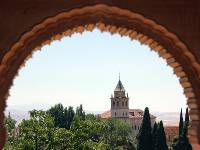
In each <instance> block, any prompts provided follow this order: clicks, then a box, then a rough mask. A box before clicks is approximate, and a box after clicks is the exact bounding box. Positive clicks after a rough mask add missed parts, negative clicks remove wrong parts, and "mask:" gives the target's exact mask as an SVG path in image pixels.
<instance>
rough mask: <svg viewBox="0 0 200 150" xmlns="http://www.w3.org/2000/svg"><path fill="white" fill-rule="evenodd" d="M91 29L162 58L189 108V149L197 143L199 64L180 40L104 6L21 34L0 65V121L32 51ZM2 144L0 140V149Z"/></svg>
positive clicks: (72, 13)
mask: <svg viewBox="0 0 200 150" xmlns="http://www.w3.org/2000/svg"><path fill="white" fill-rule="evenodd" d="M95 27H97V28H99V29H100V30H101V31H108V32H111V33H118V34H120V35H122V36H129V37H130V38H131V39H135V40H139V41H140V42H141V43H142V44H147V45H149V46H150V48H151V49H153V50H154V51H156V52H157V53H158V54H159V55H160V56H161V57H162V58H164V59H165V60H166V61H167V63H168V65H169V66H171V67H172V68H173V69H174V73H175V74H176V75H177V77H178V78H179V80H180V84H181V85H182V87H183V88H184V94H185V96H186V97H187V103H188V105H189V108H190V117H191V122H190V130H189V136H190V140H191V142H192V143H193V145H195V144H197V143H199V142H200V138H199V137H198V136H199V134H200V114H199V112H200V110H199V109H200V108H199V100H200V94H199V92H198V91H199V90H200V64H199V63H198V61H197V60H196V58H195V57H194V55H193V54H192V53H191V52H190V50H189V49H188V48H187V47H186V45H185V44H184V43H183V42H181V40H180V39H179V38H178V37H177V36H176V35H175V34H173V33H171V32H169V31H168V30H167V29H166V28H164V27H163V26H161V25H159V24H157V23H156V22H154V21H152V20H150V19H147V18H145V17H143V16H142V15H140V14H137V13H134V12H131V11H129V10H125V9H120V8H117V7H111V6H107V5H101V4H98V5H94V6H88V7H84V8H77V9H73V10H71V11H69V12H62V13H59V14H57V15H56V16H53V17H48V18H46V19H45V20H44V21H42V22H41V23H39V24H36V25H35V26H34V27H33V28H32V29H31V31H28V32H26V33H24V34H23V35H22V36H21V38H20V39H19V40H18V41H17V42H16V43H15V44H13V46H12V47H11V48H10V50H9V51H8V52H7V53H6V54H5V55H4V57H3V59H2V61H1V62H0V85H1V87H3V88H2V89H1V90H0V98H1V101H2V104H3V105H1V108H0V117H1V118H4V113H3V111H4V109H5V106H6V99H7V97H8V95H9V89H10V87H11V86H12V83H13V80H14V78H15V76H16V75H17V74H18V71H19V69H20V67H22V66H23V64H25V62H26V60H27V59H29V58H30V57H31V55H32V53H33V52H34V51H35V50H38V49H39V48H40V47H41V46H43V45H45V44H50V43H51V42H52V41H53V40H59V39H61V38H62V37H63V36H70V35H72V34H73V33H75V32H79V33H82V32H83V31H84V30H88V31H92V30H93V29H94V28H95ZM0 137H1V138H3V139H4V140H5V128H4V127H3V120H2V119H1V120H0ZM4 143H5V141H2V140H1V143H0V144H1V145H0V147H1V148H2V146H3V144H4Z"/></svg>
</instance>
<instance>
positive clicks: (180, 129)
mask: <svg viewBox="0 0 200 150" xmlns="http://www.w3.org/2000/svg"><path fill="white" fill-rule="evenodd" d="M182 130H183V114H182V109H181V113H180V121H179V136H181V134H182Z"/></svg>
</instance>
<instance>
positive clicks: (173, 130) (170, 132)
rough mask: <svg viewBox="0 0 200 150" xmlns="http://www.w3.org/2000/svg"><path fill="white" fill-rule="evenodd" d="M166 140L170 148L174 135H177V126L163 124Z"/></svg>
mask: <svg viewBox="0 0 200 150" xmlns="http://www.w3.org/2000/svg"><path fill="white" fill-rule="evenodd" d="M165 134H166V141H167V145H168V146H169V149H172V142H173V139H174V138H175V137H178V134H179V127H178V126H165Z"/></svg>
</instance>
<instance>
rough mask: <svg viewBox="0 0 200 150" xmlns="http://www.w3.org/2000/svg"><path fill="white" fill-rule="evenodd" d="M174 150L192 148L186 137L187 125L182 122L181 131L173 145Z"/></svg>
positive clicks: (190, 149)
mask: <svg viewBox="0 0 200 150" xmlns="http://www.w3.org/2000/svg"><path fill="white" fill-rule="evenodd" d="M173 149H174V150H192V146H191V144H190V142H189V139H188V137H187V126H186V124H184V126H183V131H182V134H181V135H180V137H179V138H178V141H177V143H176V144H174V145H173Z"/></svg>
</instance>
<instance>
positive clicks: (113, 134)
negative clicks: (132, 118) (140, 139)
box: [104, 119, 134, 149]
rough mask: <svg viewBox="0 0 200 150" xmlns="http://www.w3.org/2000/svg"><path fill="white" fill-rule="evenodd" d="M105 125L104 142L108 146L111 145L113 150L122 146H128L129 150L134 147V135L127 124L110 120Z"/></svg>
mask: <svg viewBox="0 0 200 150" xmlns="http://www.w3.org/2000/svg"><path fill="white" fill-rule="evenodd" d="M105 123H106V130H105V133H104V140H105V143H106V144H108V145H110V146H111V148H113V149H114V148H119V147H121V146H126V147H127V148H128V147H131V146H132V147H134V144H133V142H134V141H133V138H134V137H133V136H132V135H133V133H132V130H131V127H130V126H129V125H128V124H127V123H125V122H124V121H121V120H118V119H108V120H106V121H105Z"/></svg>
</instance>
